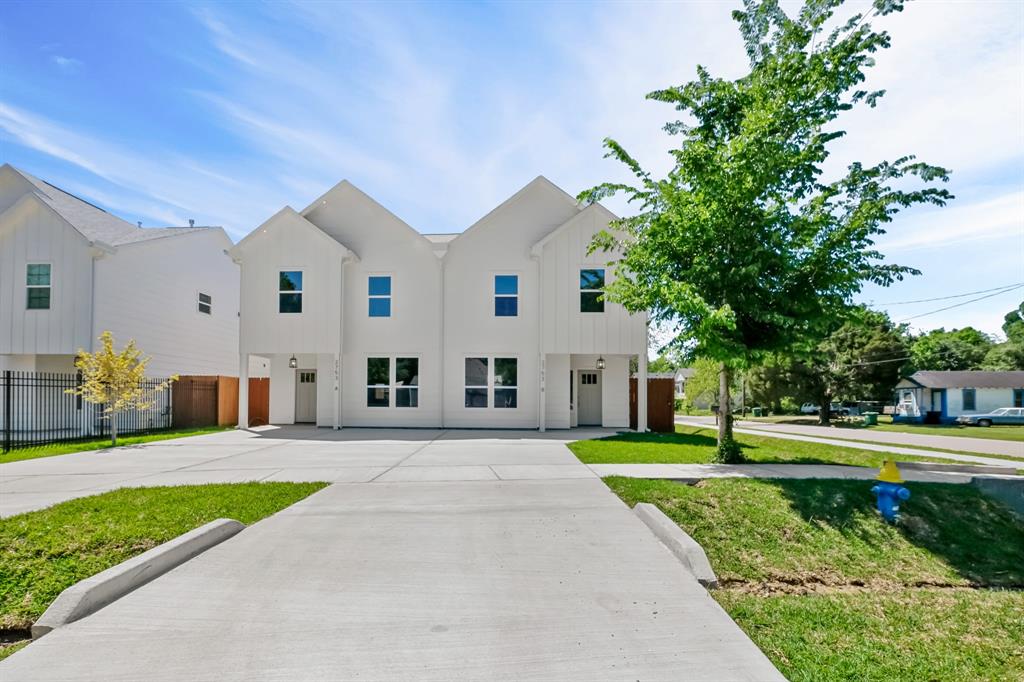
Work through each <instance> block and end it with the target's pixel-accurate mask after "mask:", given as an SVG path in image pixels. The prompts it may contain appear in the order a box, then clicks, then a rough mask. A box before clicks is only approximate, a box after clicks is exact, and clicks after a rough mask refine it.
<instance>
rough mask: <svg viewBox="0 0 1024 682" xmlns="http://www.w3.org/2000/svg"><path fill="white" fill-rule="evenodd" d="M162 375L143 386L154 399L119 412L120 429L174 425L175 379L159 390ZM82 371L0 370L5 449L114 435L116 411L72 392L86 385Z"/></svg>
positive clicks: (0, 421)
mask: <svg viewBox="0 0 1024 682" xmlns="http://www.w3.org/2000/svg"><path fill="white" fill-rule="evenodd" d="M163 382H164V380H163V379H147V380H146V381H145V382H144V383H143V385H142V388H143V390H144V391H145V392H146V399H147V400H149V401H151V402H152V403H153V404H152V405H151V406H150V407H149V408H147V409H145V410H132V411H130V412H124V413H121V414H119V415H117V417H116V419H117V433H118V435H120V434H129V433H140V432H147V431H158V430H160V429H168V428H170V427H171V426H172V414H173V410H172V406H173V400H174V395H173V384H172V386H171V388H168V389H165V390H163V391H157V390H156V389H157V387H158V386H160V384H162V383H163ZM81 384H82V377H81V375H80V374H55V373H50V372H14V371H10V370H6V371H4V372H3V373H2V376H0V443H2V447H3V451H4V452H8V451H9V450H13V449H15V448H25V447H31V446H35V445H46V444H49V443H59V442H64V441H74V440H82V439H87V438H103V437H106V436H109V435H110V420H111V417H110V416H109V415H106V414H104V413H103V410H104V407H105V406H103V405H94V404H92V403H89V402H87V401H85V400H84V399H82V398H81V397H79V396H76V395H72V394H70V393H68V390H69V389H73V388H75V387H77V386H81Z"/></svg>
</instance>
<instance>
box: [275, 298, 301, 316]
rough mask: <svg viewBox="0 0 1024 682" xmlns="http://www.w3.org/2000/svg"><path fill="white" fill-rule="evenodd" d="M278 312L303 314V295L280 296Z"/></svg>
mask: <svg viewBox="0 0 1024 682" xmlns="http://www.w3.org/2000/svg"><path fill="white" fill-rule="evenodd" d="M277 311H278V312H279V313H301V312H302V294H278V301H277Z"/></svg>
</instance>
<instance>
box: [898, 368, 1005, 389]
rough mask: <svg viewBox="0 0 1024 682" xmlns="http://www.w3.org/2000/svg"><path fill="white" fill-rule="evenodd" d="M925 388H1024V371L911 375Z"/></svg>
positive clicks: (920, 373) (921, 373) (916, 373)
mask: <svg viewBox="0 0 1024 682" xmlns="http://www.w3.org/2000/svg"><path fill="white" fill-rule="evenodd" d="M910 380H911V381H915V382H917V383H919V384H921V385H922V386H924V387H925V388H1024V372H985V371H981V370H976V371H964V372H927V371H925V372H915V373H914V374H913V375H911V377H910Z"/></svg>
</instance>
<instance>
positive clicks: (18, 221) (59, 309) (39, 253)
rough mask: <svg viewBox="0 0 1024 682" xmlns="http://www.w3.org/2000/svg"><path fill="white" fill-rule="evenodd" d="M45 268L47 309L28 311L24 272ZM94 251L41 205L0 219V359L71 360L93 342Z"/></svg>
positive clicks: (27, 203) (20, 207)
mask: <svg viewBox="0 0 1024 682" xmlns="http://www.w3.org/2000/svg"><path fill="white" fill-rule="evenodd" d="M29 263H49V264H50V265H51V269H50V285H51V290H50V309H49V310H28V308H27V293H26V287H25V284H26V273H27V270H26V267H27V265H28V264H29ZM92 267H93V249H92V248H91V247H90V246H89V245H88V243H87V242H86V241H85V239H84V238H83V237H82V236H81V234H79V233H78V232H77V231H76V230H75V229H74V228H73V227H71V226H70V225H68V224H67V223H66V222H65V221H64V220H63V219H62V218H60V217H59V216H58V215H57V214H56V213H54V212H53V211H51V210H50V209H49V207H47V206H46V205H45V204H43V203H42V202H41V201H38V200H33V199H26V200H23V201H21V202H20V203H18V204H17V205H16V206H14V207H13V208H11V210H8V211H6V212H5V213H4V214H3V215H2V216H0V355H4V354H13V355H23V354H24V355H35V354H57V355H70V354H74V353H75V352H76V351H77V350H78V349H79V348H83V347H88V346H89V343H90V337H91V333H92V332H91V319H90V311H91V297H92V276H93V275H92Z"/></svg>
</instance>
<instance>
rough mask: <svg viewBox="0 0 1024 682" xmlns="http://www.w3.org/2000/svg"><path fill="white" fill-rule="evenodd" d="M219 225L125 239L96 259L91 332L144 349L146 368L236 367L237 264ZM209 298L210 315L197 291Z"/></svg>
mask: <svg viewBox="0 0 1024 682" xmlns="http://www.w3.org/2000/svg"><path fill="white" fill-rule="evenodd" d="M230 246H231V242H230V241H229V240H228V238H227V235H225V234H224V232H223V231H222V230H220V229H210V230H205V231H203V232H194V233H189V234H185V235H180V236H173V237H163V238H159V239H152V240H148V241H144V242H138V243H133V244H125V245H122V246H120V247H118V250H117V253H115V254H112V255H108V256H105V257H104V258H101V259H99V260H98V261H97V262H96V296H95V330H96V331H95V334H96V335H97V336H99V334H100V333H102V332H103V331H110V332H111V333H113V335H114V340H115V342H116V344H117V345H118V346H119V347H120V346H121V345H123V344H124V343H125V342H127V341H128V340H129V339H134V340H135V343H136V345H137V346H138V347H139V348H140V349H142V351H143V353H144V354H145V355H148V356H151V357H152V360H151V361H150V363H149V365H148V367H147V369H146V373H147V374H148V375H149V376H153V377H165V376H169V375H171V374H224V375H232V376H237V374H238V286H239V284H238V266H237V265H236V264H235V263H234V262H232V261H231V259H230V258H229V257H228V256H227V255H226V253H225V250H226V249H228V248H229V247H230ZM199 292H203V293H206V294H209V295H210V296H211V297H212V298H213V306H212V314H211V315H206V314H205V313H200V312H199V310H198V294H199Z"/></svg>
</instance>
